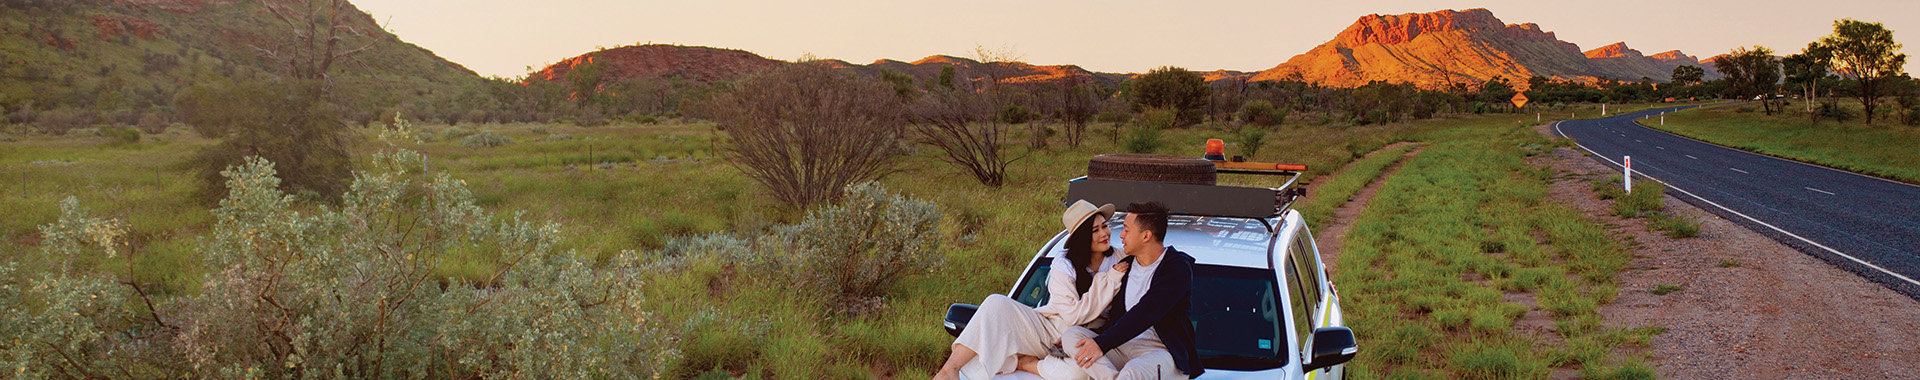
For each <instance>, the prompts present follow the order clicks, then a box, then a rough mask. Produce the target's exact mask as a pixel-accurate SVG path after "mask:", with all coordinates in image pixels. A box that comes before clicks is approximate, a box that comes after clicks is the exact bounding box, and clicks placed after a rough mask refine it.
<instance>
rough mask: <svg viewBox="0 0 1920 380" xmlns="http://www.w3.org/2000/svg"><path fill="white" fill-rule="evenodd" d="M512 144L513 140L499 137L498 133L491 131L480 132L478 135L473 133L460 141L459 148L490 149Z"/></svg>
mask: <svg viewBox="0 0 1920 380" xmlns="http://www.w3.org/2000/svg"><path fill="white" fill-rule="evenodd" d="M512 143H513V139H509V138H507V136H501V135H500V134H498V133H493V131H481V132H480V133H475V134H473V135H472V136H467V137H466V138H463V139H460V146H464V147H468V148H491V147H496V146H506V145H507V144H512Z"/></svg>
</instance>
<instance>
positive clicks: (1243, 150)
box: [1236, 126, 1267, 160]
mask: <svg viewBox="0 0 1920 380" xmlns="http://www.w3.org/2000/svg"><path fill="white" fill-rule="evenodd" d="M1239 137H1240V138H1239V140H1237V141H1236V142H1238V143H1240V154H1239V155H1242V156H1244V157H1246V158H1247V159H1248V160H1253V156H1254V155H1256V154H1260V146H1261V145H1264V144H1265V143H1266V141H1265V140H1266V139H1267V130H1266V129H1261V128H1260V127H1254V126H1248V127H1244V128H1240V136H1239Z"/></svg>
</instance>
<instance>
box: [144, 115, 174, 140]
mask: <svg viewBox="0 0 1920 380" xmlns="http://www.w3.org/2000/svg"><path fill="white" fill-rule="evenodd" d="M171 124H173V123H172V122H170V121H168V120H167V115H163V114H160V113H159V112H148V113H146V114H143V115H140V120H139V122H138V123H136V124H134V125H136V126H138V127H139V128H140V131H141V132H146V133H147V134H150V135H158V134H161V133H163V132H166V131H167V126H169V125H171Z"/></svg>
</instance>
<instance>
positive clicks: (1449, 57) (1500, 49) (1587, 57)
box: [1252, 9, 1681, 88]
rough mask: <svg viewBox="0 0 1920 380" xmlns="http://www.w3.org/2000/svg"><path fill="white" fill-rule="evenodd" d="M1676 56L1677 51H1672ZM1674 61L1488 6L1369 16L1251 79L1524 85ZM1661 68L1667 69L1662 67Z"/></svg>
mask: <svg viewBox="0 0 1920 380" xmlns="http://www.w3.org/2000/svg"><path fill="white" fill-rule="evenodd" d="M1672 53H1673V54H1674V55H1679V53H1678V52H1672ZM1674 62H1681V61H1679V60H1671V61H1663V60H1657V59H1653V58H1649V57H1645V56H1642V55H1641V53H1640V52H1639V51H1635V50H1633V49H1630V48H1627V47H1626V45H1625V44H1624V43H1621V44H1614V45H1609V46H1606V47H1602V48H1599V49H1594V50H1592V51H1587V52H1582V51H1581V50H1580V48H1579V46H1576V45H1574V44H1572V43H1569V42H1566V41H1561V40H1560V39H1559V38H1558V37H1556V36H1555V35H1554V33H1553V32H1550V31H1545V30H1542V29H1541V28H1540V26H1539V25H1536V24H1531V23H1525V24H1507V23H1504V22H1502V21H1500V19H1499V18H1497V17H1494V15H1493V12H1491V11H1488V10H1486V9H1469V10H1465V11H1454V10H1443V11H1438V12H1432V13H1408V14H1400V15H1377V14H1376V15H1368V16H1365V17H1361V18H1360V19H1359V20H1356V21H1355V22H1354V23H1353V25H1352V26H1349V27H1347V29H1346V30H1345V31H1342V32H1340V34H1339V35H1337V36H1335V37H1334V38H1333V39H1332V40H1331V41H1328V42H1327V43H1325V44H1321V45H1320V46H1319V47H1315V48H1314V49H1313V50H1310V51H1308V52H1306V53H1304V54H1300V55H1298V56H1294V57H1293V58H1292V59H1289V60H1287V62H1286V63H1282V64H1280V65H1279V66H1275V67H1273V68H1271V69H1267V70H1265V71H1261V72H1259V73H1257V74H1255V75H1254V76H1253V78H1252V80H1255V81H1262V80H1300V81H1306V82H1313V83H1319V84H1321V85H1326V86H1336V87H1355V86H1360V85H1364V84H1367V83H1369V82H1373V81H1386V82H1396V83H1397V82H1410V83H1414V84H1417V85H1420V86H1423V87H1429V88H1437V87H1446V86H1449V85H1451V84H1466V85H1469V86H1472V85H1477V84H1478V83H1481V82H1483V81H1488V80H1496V79H1499V78H1504V79H1506V80H1507V81H1508V82H1509V83H1513V84H1515V85H1517V86H1522V87H1524V86H1525V82H1526V80H1527V79H1528V78H1532V77H1534V76H1543V77H1548V78H1557V79H1565V80H1576V81H1583V82H1591V81H1597V80H1599V79H1600V78H1615V79H1620V80H1631V81H1637V80H1640V78H1642V77H1645V78H1650V79H1653V80H1655V81H1665V80H1666V79H1667V78H1668V77H1669V76H1670V75H1669V74H1670V73H1671V70H1672V66H1670V64H1675V63H1674ZM1663 67H1664V69H1663Z"/></svg>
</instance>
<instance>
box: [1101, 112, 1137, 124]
mask: <svg viewBox="0 0 1920 380" xmlns="http://www.w3.org/2000/svg"><path fill="white" fill-rule="evenodd" d="M1093 121H1097V122H1102V123H1114V124H1120V123H1126V122H1130V121H1133V114H1131V113H1127V111H1125V110H1120V109H1111V108H1110V109H1107V110H1104V111H1100V114H1099V115H1097V116H1094V117H1093Z"/></svg>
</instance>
